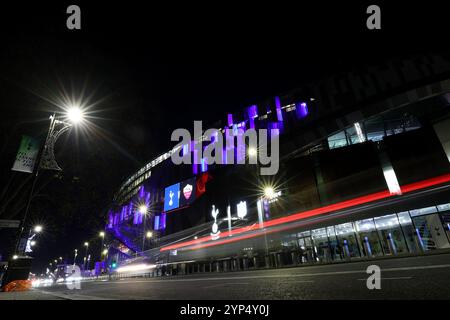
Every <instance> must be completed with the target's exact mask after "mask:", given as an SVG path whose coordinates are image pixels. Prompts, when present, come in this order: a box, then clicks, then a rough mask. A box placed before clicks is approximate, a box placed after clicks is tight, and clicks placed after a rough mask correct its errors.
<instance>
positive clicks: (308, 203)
mask: <svg viewBox="0 0 450 320" xmlns="http://www.w3.org/2000/svg"><path fill="white" fill-rule="evenodd" d="M191 125H192V124H189V123H187V124H186V127H189V126H191ZM211 127H212V128H218V129H220V130H222V131H223V130H225V129H230V130H234V131H235V132H236V135H238V132H239V131H238V129H239V128H255V129H261V128H265V129H275V130H276V132H277V133H278V134H279V139H280V163H279V166H280V169H279V171H278V173H277V174H276V175H274V176H261V175H260V171H259V167H260V165H251V164H246V165H224V164H222V165H220V164H214V165H208V164H207V162H206V161H205V159H202V161H201V162H200V163H198V164H194V165H174V164H173V163H172V161H171V158H170V156H171V154H172V153H173V152H180V150H179V148H178V147H174V148H173V149H172V150H169V151H168V152H166V153H164V154H161V155H160V156H158V157H157V158H155V159H153V160H152V161H150V162H149V163H147V164H146V165H145V166H143V167H142V168H141V169H139V170H138V171H137V172H136V173H135V174H133V175H132V176H131V177H130V178H129V179H127V180H126V181H125V182H124V183H123V184H122V185H121V186H120V188H119V190H118V192H117V194H116V195H115V199H114V202H113V204H112V205H111V208H110V210H109V212H108V217H107V224H106V227H105V230H106V231H107V232H108V246H109V253H108V264H109V265H110V266H111V265H112V264H114V265H115V264H116V263H117V264H118V265H119V266H120V265H123V264H126V263H128V262H129V261H136V260H145V261H147V262H149V263H152V264H156V265H158V266H161V268H164V272H169V273H172V274H184V273H190V272H201V271H229V270H242V269H252V268H264V267H281V266H292V265H299V264H315V263H332V262H343V261H352V260H360V259H372V258H377V257H382V256H397V255H399V256H400V255H419V254H426V253H427V252H436V251H439V250H448V249H450V164H449V160H450V59H449V57H446V56H442V55H427V56H421V57H411V58H406V59H398V60H392V61H389V62H386V63H380V64H377V65H371V66H367V67H365V68H359V69H354V70H352V71H349V72H346V73H340V74H335V75H333V76H330V77H328V78H325V79H323V80H321V81H318V82H315V83H311V84H309V85H305V86H304V87H302V88H299V89H297V90H294V91H292V92H290V93H288V94H286V95H281V96H279V97H273V98H270V99H268V100H267V101H261V102H259V103H256V104H255V105H252V106H249V107H247V108H244V109H243V110H242V111H240V112H234V113H229V114H224V115H223V121H219V122H216V123H212V124H211ZM236 138H237V137H236ZM209 143H214V142H209ZM207 144H208V142H204V143H203V147H206V145H207ZM185 147H186V150H182V152H187V151H190V149H189V148H190V146H189V145H186V146H183V149H184V148H185ZM233 152H234V156H235V157H236V158H239V157H242V156H244V157H248V156H249V154H243V153H242V150H239V149H238V148H235V149H233ZM142 208H145V210H142Z"/></svg>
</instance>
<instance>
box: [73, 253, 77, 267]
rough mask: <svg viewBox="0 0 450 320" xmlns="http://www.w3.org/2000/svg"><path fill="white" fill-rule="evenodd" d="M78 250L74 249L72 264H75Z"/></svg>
mask: <svg viewBox="0 0 450 320" xmlns="http://www.w3.org/2000/svg"><path fill="white" fill-rule="evenodd" d="M77 255H78V250H77V249H75V256H74V257H73V266H75V262H76V260H77Z"/></svg>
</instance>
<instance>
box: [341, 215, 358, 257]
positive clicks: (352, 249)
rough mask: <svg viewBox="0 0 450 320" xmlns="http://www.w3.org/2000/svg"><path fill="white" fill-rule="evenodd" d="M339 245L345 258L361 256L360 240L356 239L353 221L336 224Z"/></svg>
mask: <svg viewBox="0 0 450 320" xmlns="http://www.w3.org/2000/svg"><path fill="white" fill-rule="evenodd" d="M335 230H336V236H337V239H338V242H339V246H340V247H341V248H342V256H343V257H344V258H345V259H350V258H355V257H360V256H361V254H360V250H359V246H358V240H357V239H356V234H355V228H354V226H353V223H351V222H348V223H343V224H340V225H337V226H335Z"/></svg>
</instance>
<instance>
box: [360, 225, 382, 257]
mask: <svg viewBox="0 0 450 320" xmlns="http://www.w3.org/2000/svg"><path fill="white" fill-rule="evenodd" d="M355 225H356V230H357V232H358V240H359V245H360V247H361V248H362V252H363V255H364V256H366V257H372V256H382V255H383V250H382V248H381V243H380V239H379V237H378V234H377V230H376V228H375V223H374V222H373V219H365V220H360V221H356V222H355Z"/></svg>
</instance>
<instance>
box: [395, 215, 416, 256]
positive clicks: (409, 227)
mask: <svg viewBox="0 0 450 320" xmlns="http://www.w3.org/2000/svg"><path fill="white" fill-rule="evenodd" d="M397 216H398V220H399V222H400V225H401V228H402V230H403V235H404V236H405V240H406V244H407V245H408V249H409V252H412V253H419V252H420V245H419V242H418V239H417V237H416V234H415V229H414V225H413V223H412V220H411V217H410V216H409V212H408V211H405V212H399V213H397Z"/></svg>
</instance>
